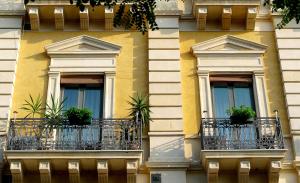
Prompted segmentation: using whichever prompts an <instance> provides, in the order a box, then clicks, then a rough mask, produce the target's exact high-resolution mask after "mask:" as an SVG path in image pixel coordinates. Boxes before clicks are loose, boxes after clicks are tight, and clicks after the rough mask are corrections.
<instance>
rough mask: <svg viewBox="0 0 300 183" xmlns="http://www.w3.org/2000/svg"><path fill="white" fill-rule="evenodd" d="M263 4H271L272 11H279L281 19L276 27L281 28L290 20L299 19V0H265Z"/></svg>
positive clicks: (297, 20)
mask: <svg viewBox="0 0 300 183" xmlns="http://www.w3.org/2000/svg"><path fill="white" fill-rule="evenodd" d="M264 5H271V9H272V12H279V13H280V14H281V15H282V20H281V22H280V23H278V24H277V28H283V27H284V26H285V25H287V24H288V23H289V22H290V21H291V20H293V19H295V21H296V23H297V24H298V23H299V21H300V0H273V1H269V0H265V3H264Z"/></svg>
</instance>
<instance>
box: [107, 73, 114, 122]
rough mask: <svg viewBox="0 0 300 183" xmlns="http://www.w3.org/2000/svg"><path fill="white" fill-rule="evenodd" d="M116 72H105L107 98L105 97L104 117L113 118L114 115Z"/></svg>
mask: <svg viewBox="0 0 300 183" xmlns="http://www.w3.org/2000/svg"><path fill="white" fill-rule="evenodd" d="M115 78H116V74H115V73H105V82H104V83H105V98H104V105H105V108H104V117H105V118H112V117H113V115H114V103H115V91H114V89H115Z"/></svg>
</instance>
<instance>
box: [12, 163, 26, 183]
mask: <svg viewBox="0 0 300 183" xmlns="http://www.w3.org/2000/svg"><path fill="white" fill-rule="evenodd" d="M10 172H11V175H12V182H13V183H22V182H23V169H22V163H21V161H12V162H10Z"/></svg>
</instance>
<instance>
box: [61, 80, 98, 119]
mask: <svg viewBox="0 0 300 183" xmlns="http://www.w3.org/2000/svg"><path fill="white" fill-rule="evenodd" d="M71 78H72V79H71ZM78 78H80V77H79V76H68V77H64V78H63V79H62V80H61V83H62V85H61V97H62V99H65V103H64V107H65V110H67V109H69V108H71V107H77V108H87V109H89V110H90V111H91V112H92V115H93V118H94V119H99V118H102V116H103V115H102V113H103V80H98V81H93V82H91V80H92V79H91V78H88V77H85V79H83V78H84V77H81V78H80V79H78ZM100 81H101V82H100ZM75 83H85V84H75Z"/></svg>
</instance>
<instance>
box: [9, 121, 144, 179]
mask: <svg viewBox="0 0 300 183" xmlns="http://www.w3.org/2000/svg"><path fill="white" fill-rule="evenodd" d="M63 124H64V125H57V126H53V125H47V119H13V120H11V121H10V127H9V131H8V135H7V146H6V149H5V150H4V155H5V157H6V160H7V161H8V162H9V163H10V170H11V172H12V177H13V179H16V180H20V179H22V180H24V181H25V182H27V181H28V180H29V179H30V177H29V178H28V177H23V175H24V173H26V172H27V171H30V172H27V173H30V174H32V175H36V174H40V177H41V180H44V179H45V176H46V178H47V179H51V175H52V174H53V173H51V172H57V171H58V172H69V178H70V181H71V179H72V180H74V179H76V180H78V181H79V182H80V172H94V173H92V174H93V175H96V174H97V172H98V178H99V180H100V179H101V180H103V177H104V179H108V177H109V174H110V173H112V174H114V172H120V171H121V172H123V173H124V172H125V174H126V172H127V177H132V176H136V171H137V169H138V168H139V166H140V165H141V163H142V161H143V160H142V157H143V148H142V145H143V144H142V126H141V125H140V122H139V121H132V120H129V119H102V120H93V121H92V122H91V124H90V125H70V124H69V123H68V121H64V123H63ZM66 174H67V175H68V173H66ZM89 174H90V173H89ZM67 177H68V176H67ZM25 179H26V180H25ZM27 179H28V180H27Z"/></svg>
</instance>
